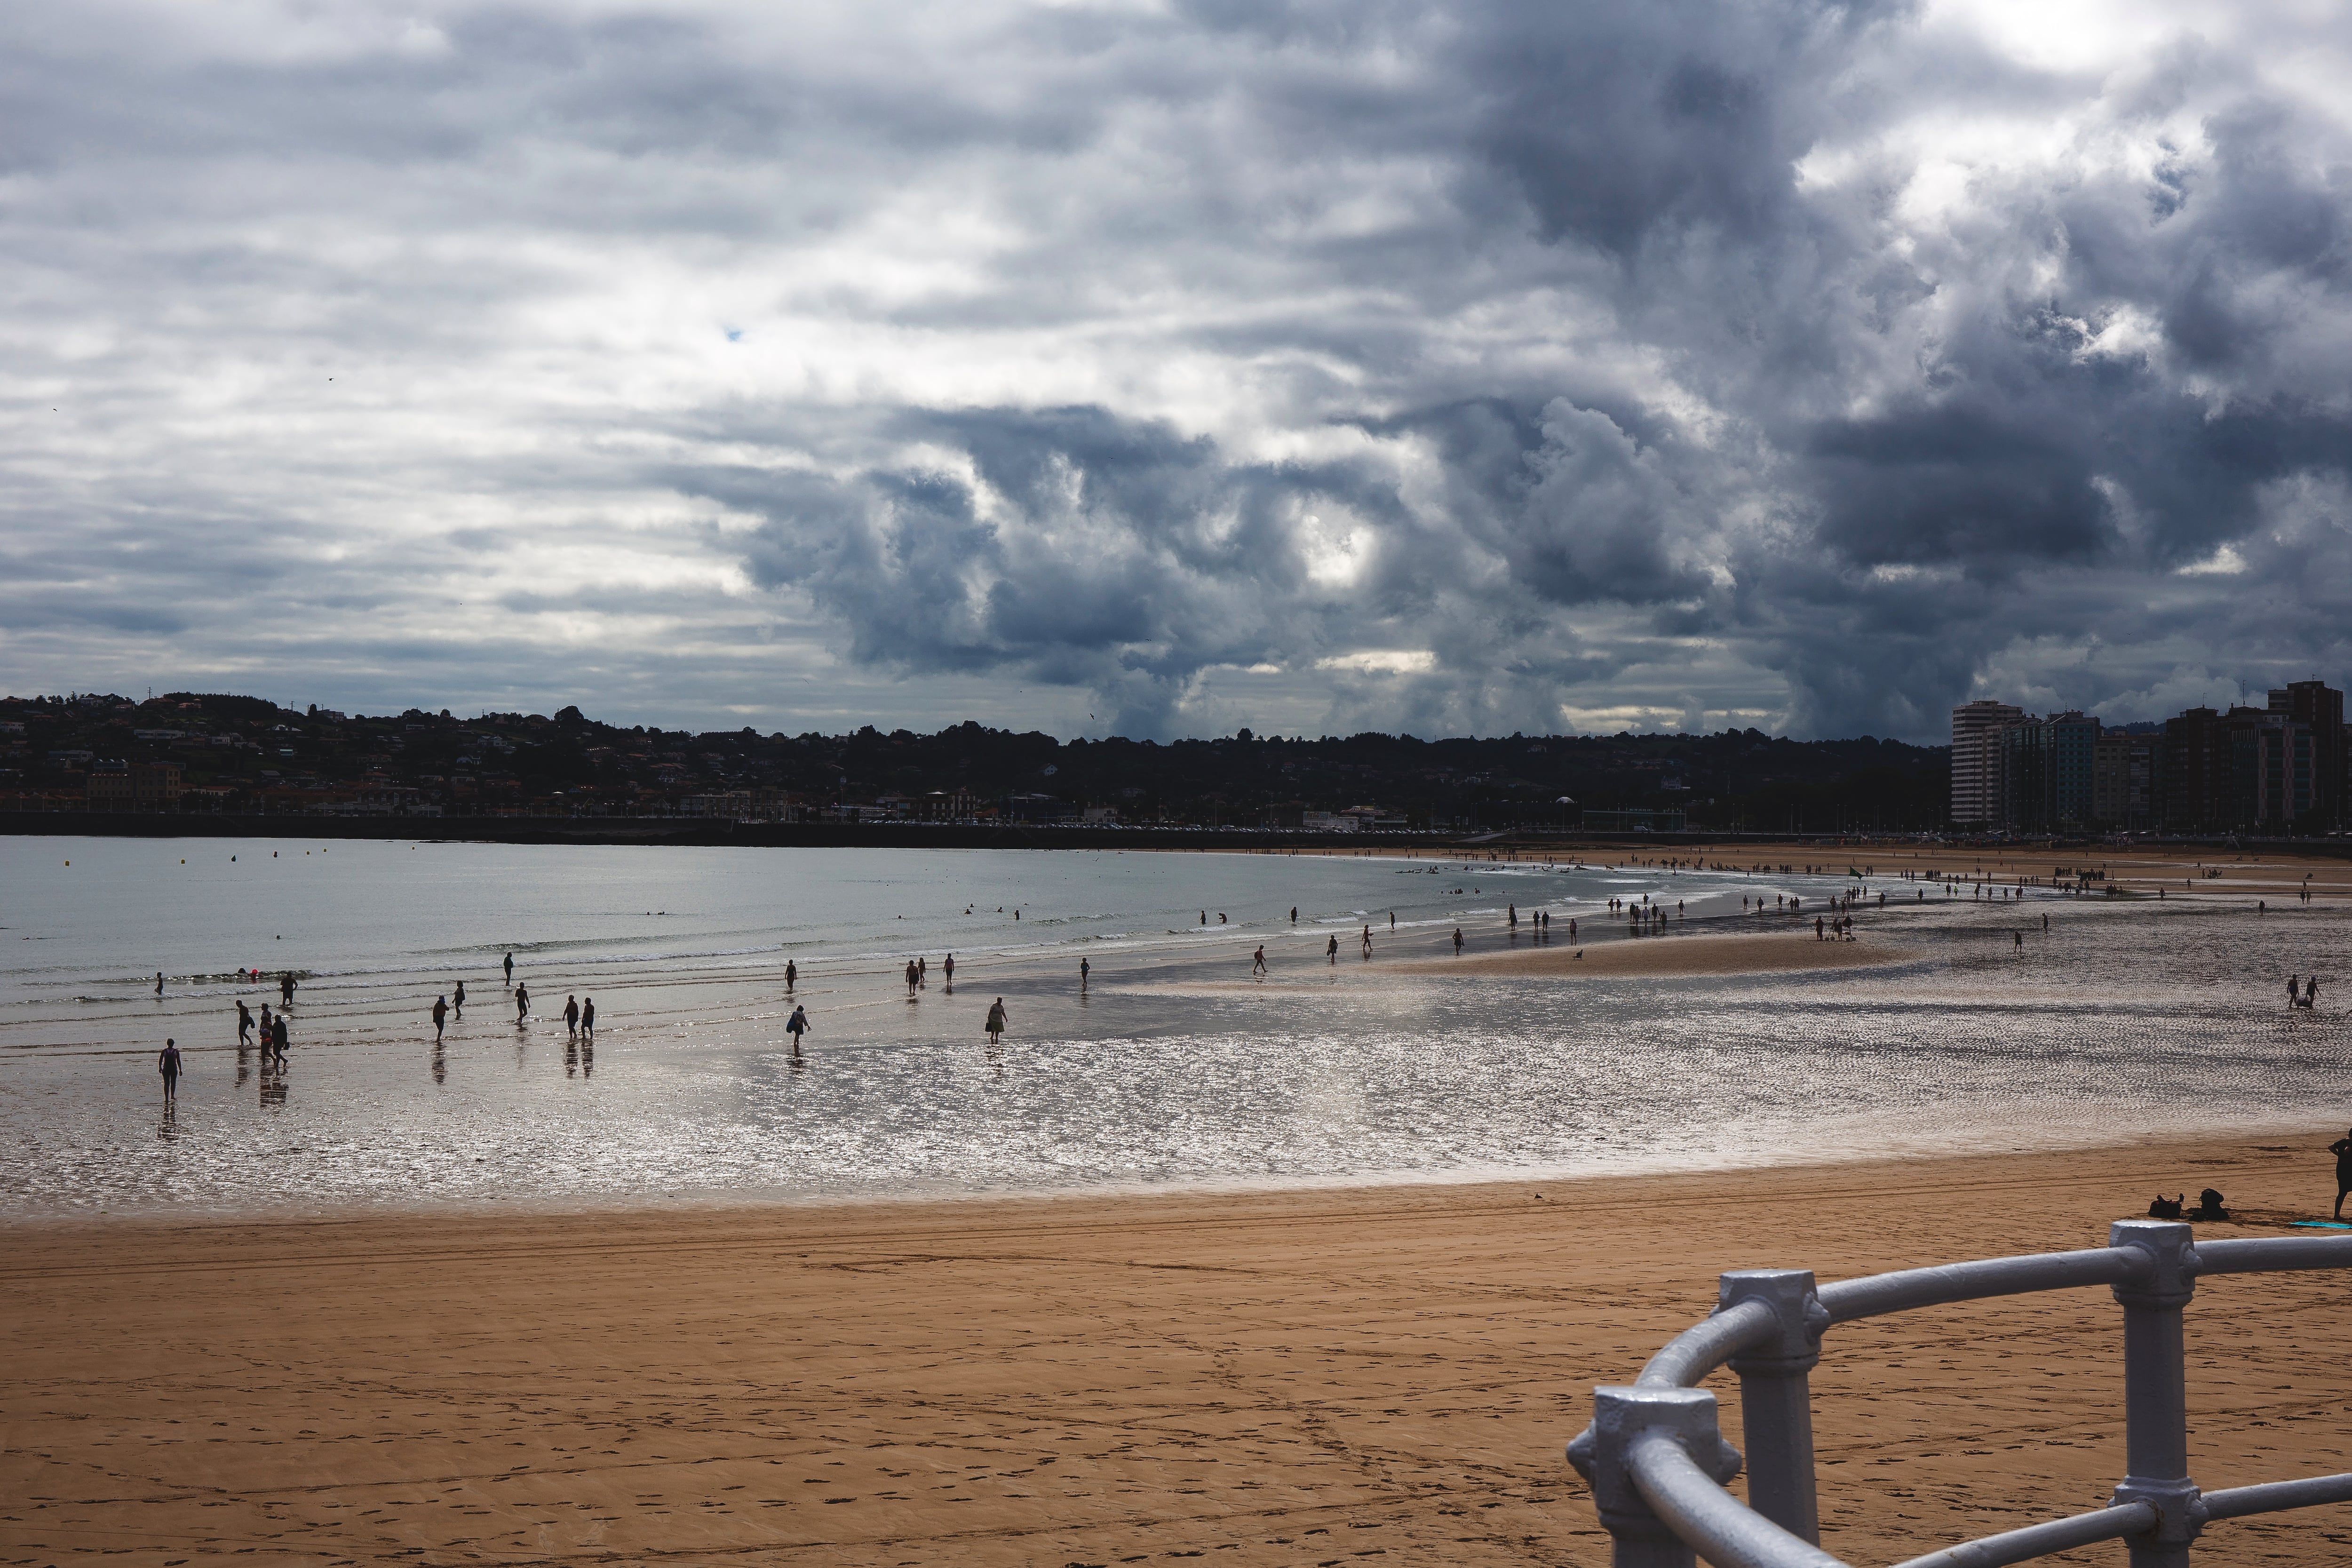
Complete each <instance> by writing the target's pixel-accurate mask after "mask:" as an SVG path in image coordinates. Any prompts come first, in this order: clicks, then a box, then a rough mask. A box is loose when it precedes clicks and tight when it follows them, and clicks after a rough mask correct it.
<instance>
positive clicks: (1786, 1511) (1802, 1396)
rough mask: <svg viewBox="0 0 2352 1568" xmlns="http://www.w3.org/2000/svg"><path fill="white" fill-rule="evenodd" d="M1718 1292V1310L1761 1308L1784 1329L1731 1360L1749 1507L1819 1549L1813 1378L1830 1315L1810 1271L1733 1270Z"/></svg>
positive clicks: (1794, 1269)
mask: <svg viewBox="0 0 2352 1568" xmlns="http://www.w3.org/2000/svg"><path fill="white" fill-rule="evenodd" d="M1720 1289H1721V1291H1722V1299H1721V1305H1719V1306H1718V1307H1717V1309H1716V1310H1717V1311H1724V1310H1728V1309H1730V1308H1733V1307H1736V1306H1738V1305H1739V1303H1741V1302H1742V1301H1761V1302H1763V1303H1764V1304H1765V1305H1766V1306H1768V1307H1769V1308H1771V1309H1772V1315H1773V1316H1774V1317H1775V1318H1776V1319H1777V1320H1779V1322H1780V1333H1779V1336H1778V1337H1777V1338H1775V1339H1772V1340H1770V1341H1768V1342H1765V1343H1763V1344H1760V1345H1758V1346H1756V1347H1755V1348H1754V1349H1752V1350H1748V1351H1743V1352H1740V1353H1739V1354H1738V1355H1736V1356H1734V1357H1732V1358H1731V1370H1732V1371H1734V1372H1736V1373H1738V1374H1739V1412H1740V1435H1741V1436H1743V1437H1745V1438H1746V1439H1747V1445H1748V1507H1750V1508H1752V1509H1754V1510H1756V1511H1757V1512H1758V1513H1760V1514H1762V1515H1763V1516H1764V1517H1765V1518H1766V1519H1769V1520H1770V1521H1772V1522H1773V1523H1775V1524H1777V1525H1779V1526H1780V1528H1781V1529H1783V1530H1785V1531H1788V1532H1789V1533H1790V1534H1791V1535H1795V1536H1799V1537H1801V1538H1802V1539H1804V1540H1806V1541H1808V1542H1811V1543H1812V1544H1813V1545H1815V1546H1819V1545H1820V1544H1821V1543H1822V1517H1821V1509H1820V1506H1819V1504H1818V1503H1817V1501H1816V1500H1815V1497H1814V1491H1813V1394H1812V1385H1811V1380H1810V1379H1809V1377H1808V1375H1807V1374H1808V1373H1811V1371H1812V1370H1813V1364H1814V1363H1816V1362H1818V1361H1820V1360H1821V1359H1822V1330H1823V1329H1826V1328H1828V1327H1829V1322H1830V1314H1829V1310H1828V1309H1827V1308H1825V1307H1823V1306H1822V1300H1821V1297H1820V1296H1818V1295H1817V1294H1815V1293H1814V1289H1813V1271H1812V1270H1811V1269H1810V1268H1735V1269H1733V1270H1731V1271H1730V1272H1729V1273H1727V1274H1725V1275H1724V1276H1723V1277H1722V1279H1721V1281H1720Z"/></svg>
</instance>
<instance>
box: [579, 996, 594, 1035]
mask: <svg viewBox="0 0 2352 1568" xmlns="http://www.w3.org/2000/svg"><path fill="white" fill-rule="evenodd" d="M580 1037H581V1038H583V1039H586V1040H593V1039H594V1038H595V1037H596V998H594V997H593V996H583V997H582V998H581V999H580Z"/></svg>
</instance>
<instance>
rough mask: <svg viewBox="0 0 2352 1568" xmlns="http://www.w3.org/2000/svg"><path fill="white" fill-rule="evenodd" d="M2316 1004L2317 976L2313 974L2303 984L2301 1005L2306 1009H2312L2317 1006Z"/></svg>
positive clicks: (2317, 1002)
mask: <svg viewBox="0 0 2352 1568" xmlns="http://www.w3.org/2000/svg"><path fill="white" fill-rule="evenodd" d="M2318 1004H2319V976H2318V975H2316V974H2315V975H2313V976H2312V977H2311V978H2310V979H2308V980H2306V981H2305V982H2304V983H2303V1005H2305V1006H2306V1007H2314V1006H2317V1005H2318Z"/></svg>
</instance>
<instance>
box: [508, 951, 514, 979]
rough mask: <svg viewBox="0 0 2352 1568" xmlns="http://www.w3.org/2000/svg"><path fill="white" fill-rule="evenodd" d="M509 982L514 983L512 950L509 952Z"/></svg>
mask: <svg viewBox="0 0 2352 1568" xmlns="http://www.w3.org/2000/svg"><path fill="white" fill-rule="evenodd" d="M507 984H509V985H512V984H514V954H513V953H511V952H510V953H508V954H507Z"/></svg>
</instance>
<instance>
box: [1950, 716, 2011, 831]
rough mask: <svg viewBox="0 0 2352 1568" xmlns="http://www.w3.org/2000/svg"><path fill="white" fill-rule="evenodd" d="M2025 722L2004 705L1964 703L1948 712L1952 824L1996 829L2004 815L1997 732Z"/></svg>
mask: <svg viewBox="0 0 2352 1568" xmlns="http://www.w3.org/2000/svg"><path fill="white" fill-rule="evenodd" d="M2024 721H2025V710H2023V709H2022V708H2015V707H2011V705H2010V704H2008V703H2006V702H1991V701H1978V702H1964V703H1962V704H1961V705H1960V706H1959V707H1958V708H1955V709H1953V710H1952V820H1953V821H1954V822H1956V823H1958V824H1959V825H1961V826H1964V827H1991V826H2000V822H2001V821H2002V818H2003V815H2004V807H2003V800H2002V796H2003V790H2002V786H2001V740H2000V737H2001V732H2002V731H2005V730H2007V729H2009V728H2010V727H2011V725H2013V724H2021V723H2023V722H2024Z"/></svg>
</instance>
